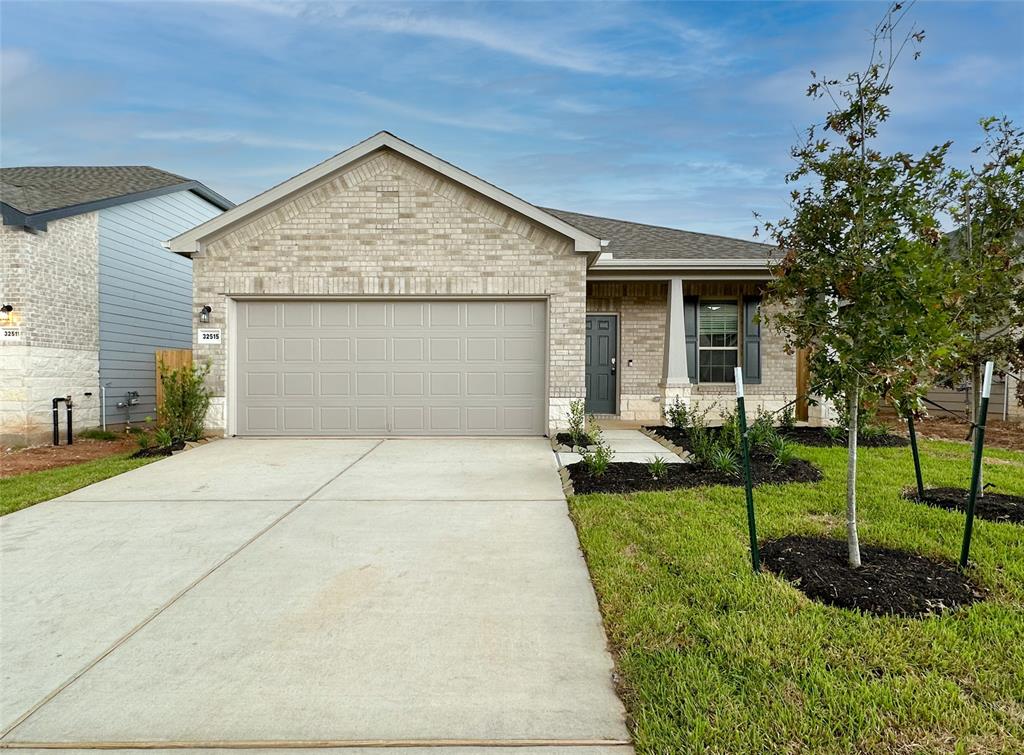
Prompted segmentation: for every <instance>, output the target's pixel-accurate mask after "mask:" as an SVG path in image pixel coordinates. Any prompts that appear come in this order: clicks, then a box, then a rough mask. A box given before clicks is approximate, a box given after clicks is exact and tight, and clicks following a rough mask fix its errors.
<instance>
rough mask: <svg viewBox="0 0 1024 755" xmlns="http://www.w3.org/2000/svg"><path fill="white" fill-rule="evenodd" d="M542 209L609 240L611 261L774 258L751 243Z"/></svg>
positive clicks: (763, 247) (769, 249)
mask: <svg viewBox="0 0 1024 755" xmlns="http://www.w3.org/2000/svg"><path fill="white" fill-rule="evenodd" d="M541 209H542V210H544V211H545V212H549V213H551V214H552V215H554V216H555V217H556V218H559V219H560V220H564V221H565V222H566V223H568V224H569V225H572V226H575V227H576V228H579V229H580V230H581V231H586V232H587V233H589V234H591V235H592V236H597V237H598V238H601V239H604V240H606V241H608V242H609V244H608V246H607V247H605V251H607V252H611V254H612V258H613V259H627V260H628V259H634V260H671V259H683V260H687V259H694V260H707V259H722V260H748V259H767V258H768V257H769V256H777V255H775V254H774V252H775V247H773V246H771V245H769V244H758V243H756V242H754V241H744V240H742V239H731V238H728V237H726V236H713V235H711V234H707V233H695V232H693V231H682V230H679V229H678V228H665V227H663V226H658V225H646V224H644V223H631V222H629V221H627V220H615V219H614V218H601V217H597V216H596V215H583V214H581V213H578V212H569V211H567V210H555V209H551V208H549V207H542V208H541Z"/></svg>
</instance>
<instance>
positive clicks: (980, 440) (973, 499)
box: [960, 362, 992, 569]
mask: <svg viewBox="0 0 1024 755" xmlns="http://www.w3.org/2000/svg"><path fill="white" fill-rule="evenodd" d="M983 385H984V387H983V388H982V389H981V406H980V407H979V409H978V423H977V425H975V427H974V431H975V432H974V461H973V463H972V464H971V492H970V495H968V497H967V521H966V523H965V525H964V541H963V545H962V546H961V547H960V568H961V569H966V568H967V559H968V556H970V553H971V534H972V533H973V531H974V505H975V504H976V503H977V502H978V487H979V483H980V482H981V455H982V452H983V451H984V448H985V418H986V417H987V416H988V399H989V396H990V395H991V391H992V362H986V363H985V380H984V384H983Z"/></svg>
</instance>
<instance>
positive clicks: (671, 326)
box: [664, 278, 690, 388]
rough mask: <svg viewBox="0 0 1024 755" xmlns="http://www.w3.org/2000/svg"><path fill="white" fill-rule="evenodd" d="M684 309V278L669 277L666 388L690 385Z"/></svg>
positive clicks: (666, 329) (666, 326)
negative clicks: (687, 369) (687, 367)
mask: <svg viewBox="0 0 1024 755" xmlns="http://www.w3.org/2000/svg"><path fill="white" fill-rule="evenodd" d="M684 311H685V310H684V309H683V279H682V278H669V281H668V317H667V320H666V323H665V367H664V380H665V387H666V388H675V387H681V386H689V384H690V378H689V377H688V376H687V371H686V322H685V320H684V317H685V315H684Z"/></svg>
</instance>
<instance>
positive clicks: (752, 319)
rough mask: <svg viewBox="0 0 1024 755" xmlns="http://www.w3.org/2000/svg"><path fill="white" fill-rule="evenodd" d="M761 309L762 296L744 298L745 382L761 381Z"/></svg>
mask: <svg viewBox="0 0 1024 755" xmlns="http://www.w3.org/2000/svg"><path fill="white" fill-rule="evenodd" d="M760 310H761V297H760V296H747V297H744V299H743V382H745V383H760V382H761V323H760V322H758V319H757V315H758V312H760Z"/></svg>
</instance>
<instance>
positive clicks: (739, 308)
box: [695, 296, 743, 385]
mask: <svg viewBox="0 0 1024 755" xmlns="http://www.w3.org/2000/svg"><path fill="white" fill-rule="evenodd" d="M705 304H732V305H734V306H735V307H736V345H735V346H702V345H701V343H700V336H701V333H700V321H701V317H700V313H701V307H703V306H704V305H705ZM742 323H743V300H742V299H736V298H734V299H727V298H725V299H723V298H718V297H708V298H706V299H705V298H704V297H703V296H698V297H697V327H696V332H697V354H696V356H697V369H696V370H695V374H696V376H697V384H698V385H725V384H728V383H730V382H731V381H730V380H708V381H704V380H701V378H700V367H701V358H700V353H701V352H702V351H735V352H736V366H737V367H742V366H743V350H742V349H741V348H740V345H741V344H742V343H743V341H742V338H743V333H742V329H743V325H742Z"/></svg>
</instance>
